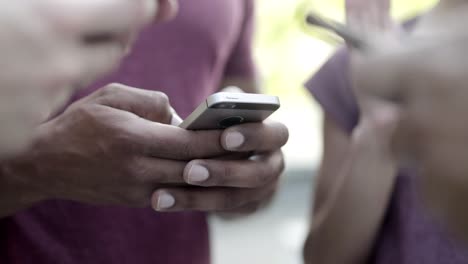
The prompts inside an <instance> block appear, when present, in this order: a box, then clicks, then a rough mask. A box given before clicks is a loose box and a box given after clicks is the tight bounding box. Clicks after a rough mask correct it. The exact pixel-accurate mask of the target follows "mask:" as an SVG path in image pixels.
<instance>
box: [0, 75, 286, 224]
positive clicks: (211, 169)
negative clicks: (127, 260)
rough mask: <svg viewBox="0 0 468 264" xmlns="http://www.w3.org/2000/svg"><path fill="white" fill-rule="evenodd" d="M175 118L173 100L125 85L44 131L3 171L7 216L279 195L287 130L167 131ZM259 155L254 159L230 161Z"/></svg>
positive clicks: (189, 206)
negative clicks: (50, 203)
mask: <svg viewBox="0 0 468 264" xmlns="http://www.w3.org/2000/svg"><path fill="white" fill-rule="evenodd" d="M172 119H173V110H172V108H171V107H170V105H169V102H168V98H167V96H165V95H164V94H161V93H158V92H152V91H145V90H140V89H136V88H129V87H125V86H122V85H117V84H114V85H110V86H108V87H106V88H103V89H101V90H99V91H97V92H96V93H94V94H92V95H90V96H88V97H87V98H84V99H82V100H81V101H78V102H76V103H75V104H73V105H71V106H70V107H69V108H68V109H67V110H66V111H65V112H64V113H63V114H62V115H60V116H58V117H57V118H55V119H53V120H51V121H50V122H47V123H45V124H43V125H41V126H40V127H39V128H38V129H37V130H36V141H35V144H34V146H33V147H32V148H31V150H30V151H29V152H27V153H25V154H24V155H22V156H20V157H17V158H15V159H14V160H11V161H7V162H4V163H3V164H2V166H1V169H2V173H1V175H0V180H1V181H2V184H1V186H3V189H4V190H1V191H0V193H1V194H2V195H3V199H0V201H1V204H0V215H1V216H5V215H7V214H11V213H14V211H15V209H17V208H18V207H24V206H28V205H31V204H34V203H35V202H38V201H40V200H44V199H67V200H73V201H78V202H84V203H90V204H112V205H121V206H132V207H146V206H149V205H150V202H151V201H152V196H153V200H154V199H155V197H156V203H155V204H153V205H154V206H155V208H156V209H159V210H161V209H169V208H161V206H162V205H163V204H164V203H166V204H167V203H168V202H170V201H169V200H168V199H167V196H162V197H161V196H158V195H161V194H171V195H173V197H175V201H174V202H175V204H173V205H172V206H169V207H171V208H170V209H172V210H174V209H178V210H181V209H183V210H205V211H218V210H223V209H232V208H235V207H237V206H241V205H247V204H252V203H255V202H258V201H260V200H262V199H264V198H265V197H267V196H269V195H271V193H272V192H273V191H274V189H275V187H276V184H277V179H278V176H279V174H280V173H281V171H282V169H283V157H282V154H281V152H280V151H279V148H280V147H281V146H282V145H283V144H284V143H285V142H286V140H287V136H288V133H287V129H286V128H285V127H284V126H283V125H280V124H276V123H272V124H245V125H242V126H238V127H233V128H230V129H228V130H225V131H220V130H213V131H187V130H184V129H181V128H178V127H175V126H172V125H168V124H169V123H170V122H171V120H172ZM251 151H254V153H253V156H252V157H251V158H250V159H244V160H236V161H233V160H222V159H221V158H222V157H226V156H227V155H230V154H232V153H239V152H242V153H244V152H251ZM197 165H198V166H197ZM189 184H192V185H193V184H196V185H198V186H218V187H216V188H202V187H198V188H195V187H192V186H190V185H189ZM12 190H14V191H12ZM155 190H158V191H157V192H156V194H154V191H155ZM6 196H7V197H6ZM188 197H192V198H193V201H192V202H193V203H190V200H186V199H187V198H188ZM4 198H8V199H4ZM169 199H170V198H169ZM158 204H159V207H158Z"/></svg>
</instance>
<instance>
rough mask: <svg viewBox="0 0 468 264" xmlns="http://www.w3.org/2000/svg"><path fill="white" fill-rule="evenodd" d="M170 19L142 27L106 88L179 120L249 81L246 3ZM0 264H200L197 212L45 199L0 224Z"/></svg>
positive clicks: (249, 8) (201, 232) (199, 5)
mask: <svg viewBox="0 0 468 264" xmlns="http://www.w3.org/2000/svg"><path fill="white" fill-rule="evenodd" d="M179 2H180V13H179V15H178V17H177V18H176V19H175V20H174V21H172V22H170V23H167V24H163V25H154V26H151V27H149V28H148V29H147V30H146V31H145V32H144V33H143V34H142V36H141V38H140V40H139V41H138V43H137V44H136V45H135V47H134V52H133V53H132V54H131V55H130V56H129V57H128V58H127V59H126V61H125V62H124V63H123V65H122V67H121V68H120V69H119V70H118V71H117V73H115V74H113V75H112V76H109V77H108V78H105V80H102V81H100V82H99V84H98V85H95V86H94V87H91V88H89V89H87V90H85V91H83V92H81V93H80V94H79V95H77V96H76V98H75V99H77V98H79V97H82V96H85V95H88V94H89V93H91V92H93V91H94V90H96V87H100V85H102V84H105V83H109V82H120V83H124V84H127V85H130V86H134V87H139V88H145V89H152V90H158V91H163V92H165V93H167V94H168V95H169V97H170V99H171V103H172V104H173V106H174V107H175V109H176V110H177V111H178V112H179V113H180V115H181V116H186V115H188V114H189V113H190V112H191V111H192V110H193V109H194V108H195V107H196V106H197V105H198V104H199V103H200V102H201V101H202V100H203V99H204V98H205V97H206V96H208V95H209V94H211V93H213V92H215V91H217V90H218V89H219V88H220V87H219V86H220V82H221V81H222V79H223V78H224V77H226V76H229V77H241V78H242V77H243V78H253V75H254V66H253V61H252V56H251V35H252V22H253V0H222V1H219V0H196V1H193V0H180V1H179ZM0 241H1V242H0V263H2V264H3V263H15V264H23V263H24V264H29V263H36V264H54V263H56V264H82V263H93V264H94V263H112V264H135V263H138V264H145V263H148V264H149V263H151V264H156V263H161V264H162V263H164V264H188V263H190V264H207V263H209V262H210V255H209V240H208V228H207V223H206V216H205V214H203V213H193V212H186V213H156V212H154V211H153V210H152V209H149V208H148V209H129V208H124V207H102V206H101V207H98V206H91V205H85V204H80V203H75V202H70V201H59V200H53V201H47V202H43V203H41V204H37V205H36V206H34V207H32V208H30V209H28V210H26V211H23V212H20V213H18V214H16V215H14V216H12V217H8V218H5V219H2V220H0Z"/></svg>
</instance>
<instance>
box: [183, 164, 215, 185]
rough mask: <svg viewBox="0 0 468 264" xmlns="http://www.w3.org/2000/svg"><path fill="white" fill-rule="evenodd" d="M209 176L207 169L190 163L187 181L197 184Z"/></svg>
mask: <svg viewBox="0 0 468 264" xmlns="http://www.w3.org/2000/svg"><path fill="white" fill-rule="evenodd" d="M209 177H210V172H209V171H208V169H206V168H205V167H203V166H200V165H192V167H191V168H190V170H189V172H188V175H187V181H188V183H189V184H197V183H201V182H204V181H206V180H208V178H209Z"/></svg>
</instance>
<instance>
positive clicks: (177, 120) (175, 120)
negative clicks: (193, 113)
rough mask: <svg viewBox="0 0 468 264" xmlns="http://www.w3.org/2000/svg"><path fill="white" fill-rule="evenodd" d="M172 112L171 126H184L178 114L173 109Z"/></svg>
mask: <svg viewBox="0 0 468 264" xmlns="http://www.w3.org/2000/svg"><path fill="white" fill-rule="evenodd" d="M171 112H172V119H171V125H173V126H179V125H180V124H182V122H183V120H182V118H181V117H180V116H179V115H178V114H177V112H176V111H175V110H174V108H172V107H171Z"/></svg>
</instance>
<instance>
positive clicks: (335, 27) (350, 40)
mask: <svg viewBox="0 0 468 264" xmlns="http://www.w3.org/2000/svg"><path fill="white" fill-rule="evenodd" d="M306 22H307V24H309V25H313V26H316V27H320V28H323V29H326V30H328V31H331V32H333V33H335V34H336V35H338V36H339V37H341V38H342V39H344V40H345V41H346V43H347V44H348V45H350V46H352V47H353V48H356V49H359V50H365V49H366V47H367V44H366V42H365V41H364V40H363V39H361V38H360V37H359V36H357V35H356V34H354V33H353V32H352V31H351V30H349V29H348V28H347V27H346V25H344V24H342V23H340V22H338V21H334V20H332V19H327V18H324V17H322V16H321V15H319V14H317V13H315V12H309V13H308V14H307V17H306Z"/></svg>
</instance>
